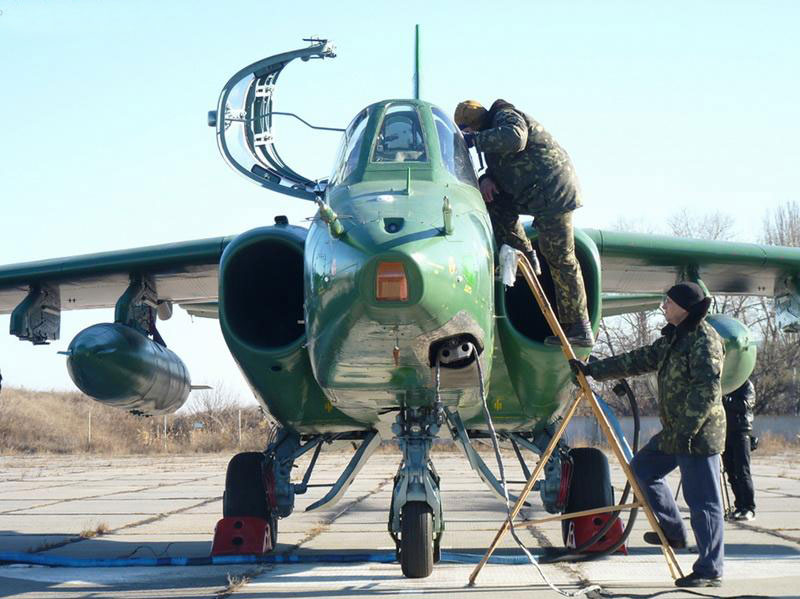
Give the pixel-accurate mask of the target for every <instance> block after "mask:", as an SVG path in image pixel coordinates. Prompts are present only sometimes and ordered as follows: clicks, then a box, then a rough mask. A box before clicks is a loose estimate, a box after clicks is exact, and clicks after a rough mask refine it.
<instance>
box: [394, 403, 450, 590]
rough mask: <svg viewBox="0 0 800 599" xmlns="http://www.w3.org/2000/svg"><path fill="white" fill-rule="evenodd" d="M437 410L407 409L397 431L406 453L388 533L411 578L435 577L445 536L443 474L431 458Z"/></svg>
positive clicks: (397, 425)
mask: <svg viewBox="0 0 800 599" xmlns="http://www.w3.org/2000/svg"><path fill="white" fill-rule="evenodd" d="M437 411H438V410H437V409H435V408H433V409H432V408H427V407H425V408H406V409H404V410H403V411H402V412H400V414H399V415H398V416H397V421H396V422H395V424H394V425H393V426H392V430H393V432H394V433H395V435H396V436H397V439H398V441H399V442H400V446H401V448H402V450H403V460H402V462H400V467H399V468H398V470H397V474H396V475H395V477H394V489H393V491H392V507H391V510H390V511H389V534H391V535H392V538H393V539H394V541H395V546H396V551H397V559H398V561H399V562H400V565H401V567H402V570H403V575H405V576H407V577H408V578H425V577H427V576H430V575H431V572H432V571H433V564H434V563H435V562H438V561H439V555H440V542H441V539H442V534H443V533H444V518H443V517H442V500H441V494H440V492H439V475H438V474H437V473H436V469H435V468H434V466H433V462H431V459H430V452H431V445H432V443H433V439H434V438H435V437H436V435H437V434H438V432H439V423H438V418H437Z"/></svg>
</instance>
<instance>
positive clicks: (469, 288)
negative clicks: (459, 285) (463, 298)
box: [464, 285, 472, 294]
mask: <svg viewBox="0 0 800 599" xmlns="http://www.w3.org/2000/svg"><path fill="white" fill-rule="evenodd" d="M464 293H470V294H471V293H472V287H470V286H469V285H464Z"/></svg>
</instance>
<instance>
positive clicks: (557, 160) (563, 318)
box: [454, 100, 594, 347]
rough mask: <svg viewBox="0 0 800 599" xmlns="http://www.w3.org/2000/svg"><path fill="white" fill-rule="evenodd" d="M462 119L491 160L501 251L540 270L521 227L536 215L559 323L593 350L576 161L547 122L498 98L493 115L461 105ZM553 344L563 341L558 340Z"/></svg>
mask: <svg viewBox="0 0 800 599" xmlns="http://www.w3.org/2000/svg"><path fill="white" fill-rule="evenodd" d="M454 120H455V122H456V124H457V125H458V126H459V127H460V128H461V130H462V131H464V133H465V135H464V138H465V140H466V141H467V144H468V145H474V146H475V148H476V149H477V150H478V152H483V154H484V156H485V157H486V165H487V168H486V172H485V173H484V174H483V175H482V176H481V178H480V188H481V194H482V195H483V200H484V202H486V208H487V209H488V211H489V216H490V218H491V220H492V228H493V229H494V234H495V238H496V241H497V245H498V247H499V246H501V245H502V244H504V243H505V244H508V245H510V246H511V247H513V248H516V249H518V250H520V251H522V252H524V253H525V254H526V255H527V256H528V258H529V259H530V260H531V262H532V264H533V266H534V269H536V270H538V261H537V260H536V254H535V253H534V251H533V247H532V246H531V242H530V240H529V239H528V236H527V235H526V234H525V230H524V229H523V228H522V225H521V224H520V222H519V215H520V214H531V215H533V217H534V226H535V227H536V231H537V232H538V234H539V250H540V251H541V252H542V255H543V256H544V258H545V259H546V260H547V263H548V264H549V265H550V272H551V274H552V275H553V282H554V283H555V289H556V305H557V308H558V318H559V321H560V322H561V324H562V326H563V328H564V332H565V333H566V335H567V338H568V339H569V341H570V343H571V344H573V345H577V346H580V347H592V346H593V345H594V336H593V334H592V325H591V322H590V321H589V313H588V311H587V309H586V291H585V290H584V287H583V276H582V274H581V267H580V264H579V263H578V260H577V259H576V257H575V238H574V235H573V230H572V211H573V210H575V209H576V208H580V206H581V205H582V204H581V197H580V187H579V185H578V179H577V177H576V175H575V168H574V167H573V166H572V161H571V160H570V158H569V155H568V154H567V153H566V152H565V151H564V149H563V148H562V147H561V146H559V145H558V143H556V141H555V140H554V139H553V138H552V136H551V135H550V134H549V133H548V132H547V131H545V130H544V128H543V127H542V126H541V125H540V124H539V123H537V122H536V121H535V120H533V119H532V118H531V117H530V116H528V115H527V114H525V113H524V112H522V111H520V110H518V109H516V108H515V107H514V106H513V105H512V104H509V103H508V102H506V101H505V100H497V101H496V102H495V103H494V104H492V107H491V108H490V109H489V110H486V108H484V107H483V106H481V105H480V104H479V103H478V102H475V101H474V100H467V101H465V102H461V103H460V104H459V105H458V106H457V107H456V111H455V118H454ZM545 343H546V344H548V345H559V344H560V341H559V339H558V337H556V336H552V337H547V338H546V339H545Z"/></svg>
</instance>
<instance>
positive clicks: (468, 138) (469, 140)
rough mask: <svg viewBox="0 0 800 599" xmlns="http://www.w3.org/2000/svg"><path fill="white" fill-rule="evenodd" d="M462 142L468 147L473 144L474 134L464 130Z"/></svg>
mask: <svg viewBox="0 0 800 599" xmlns="http://www.w3.org/2000/svg"><path fill="white" fill-rule="evenodd" d="M463 135H464V143H465V144H467V147H468V148H471V147H472V146H474V145H475V134H474V133H473V132H472V131H464V133H463Z"/></svg>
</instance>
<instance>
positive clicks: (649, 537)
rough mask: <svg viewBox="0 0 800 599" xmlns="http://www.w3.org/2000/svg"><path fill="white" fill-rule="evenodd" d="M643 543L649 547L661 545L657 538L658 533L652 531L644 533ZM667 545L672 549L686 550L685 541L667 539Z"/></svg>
mask: <svg viewBox="0 0 800 599" xmlns="http://www.w3.org/2000/svg"><path fill="white" fill-rule="evenodd" d="M644 542H645V543H649V544H650V545H661V539H660V538H659V537H658V533H657V532H653V531H650V532H646V533H644ZM667 543H669V546H670V547H672V548H673V549H685V548H686V541H684V540H682V539H667Z"/></svg>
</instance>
